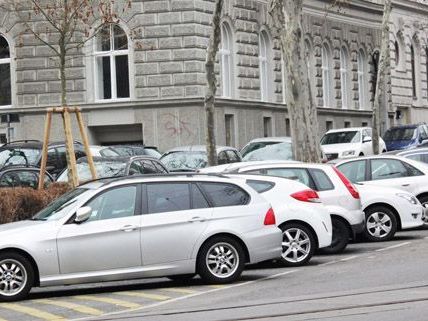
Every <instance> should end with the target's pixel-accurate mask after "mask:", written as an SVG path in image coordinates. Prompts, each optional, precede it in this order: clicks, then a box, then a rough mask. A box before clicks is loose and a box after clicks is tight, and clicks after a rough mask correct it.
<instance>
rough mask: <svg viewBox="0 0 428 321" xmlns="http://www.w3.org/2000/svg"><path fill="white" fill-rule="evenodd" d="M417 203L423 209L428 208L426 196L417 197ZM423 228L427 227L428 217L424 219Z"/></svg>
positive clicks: (427, 197)
mask: <svg viewBox="0 0 428 321" xmlns="http://www.w3.org/2000/svg"><path fill="white" fill-rule="evenodd" d="M418 200H419V202H421V204H422V206H423V207H428V196H422V197H418ZM423 221H424V226H428V217H424V219H423Z"/></svg>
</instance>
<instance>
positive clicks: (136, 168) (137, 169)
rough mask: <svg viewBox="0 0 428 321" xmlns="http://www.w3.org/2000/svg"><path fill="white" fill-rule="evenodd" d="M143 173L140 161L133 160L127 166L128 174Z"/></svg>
mask: <svg viewBox="0 0 428 321" xmlns="http://www.w3.org/2000/svg"><path fill="white" fill-rule="evenodd" d="M141 174H144V168H143V165H142V164H141V163H140V161H133V162H132V163H131V165H130V166H129V175H141Z"/></svg>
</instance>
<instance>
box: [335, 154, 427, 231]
mask: <svg viewBox="0 0 428 321" xmlns="http://www.w3.org/2000/svg"><path fill="white" fill-rule="evenodd" d="M336 166H337V168H339V170H340V171H341V172H343V173H344V174H345V175H346V177H348V179H349V180H350V181H352V182H354V183H364V184H365V185H374V186H384V187H392V188H398V189H400V190H404V191H407V192H409V193H411V194H413V195H415V196H416V198H417V199H418V200H419V202H421V204H422V205H423V206H427V205H428V183H427V182H428V166H427V165H426V164H424V163H421V162H418V161H414V160H411V159H408V158H404V157H400V156H392V155H388V156H386V155H379V156H371V157H363V158H358V159H351V160H345V161H342V162H339V163H338V164H337V165H336ZM415 214H418V215H417V217H416V218H418V217H421V213H415ZM424 220H425V223H426V224H427V223H428V221H427V219H426V218H424Z"/></svg>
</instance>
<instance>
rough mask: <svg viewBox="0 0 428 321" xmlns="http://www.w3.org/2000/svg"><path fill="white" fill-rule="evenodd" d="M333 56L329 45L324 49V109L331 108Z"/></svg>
mask: <svg viewBox="0 0 428 321" xmlns="http://www.w3.org/2000/svg"><path fill="white" fill-rule="evenodd" d="M330 61H331V54H330V50H329V48H328V47H327V45H324V46H323V47H322V66H321V69H322V89H323V107H331V106H332V101H331V100H332V99H331V90H332V89H331V88H332V87H331V86H332V77H331V63H330Z"/></svg>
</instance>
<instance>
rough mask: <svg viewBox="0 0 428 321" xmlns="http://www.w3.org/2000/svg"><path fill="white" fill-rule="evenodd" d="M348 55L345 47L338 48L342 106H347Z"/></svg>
mask: <svg viewBox="0 0 428 321" xmlns="http://www.w3.org/2000/svg"><path fill="white" fill-rule="evenodd" d="M348 58H349V56H348V51H347V50H346V48H345V47H342V49H340V86H341V93H342V108H344V109H346V108H349V92H350V88H349V86H348V85H349V59H348Z"/></svg>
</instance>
